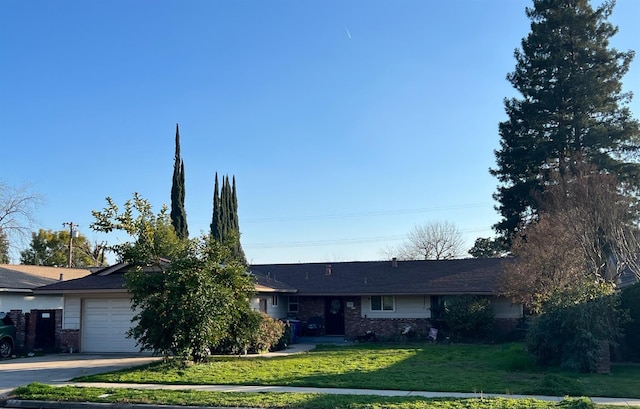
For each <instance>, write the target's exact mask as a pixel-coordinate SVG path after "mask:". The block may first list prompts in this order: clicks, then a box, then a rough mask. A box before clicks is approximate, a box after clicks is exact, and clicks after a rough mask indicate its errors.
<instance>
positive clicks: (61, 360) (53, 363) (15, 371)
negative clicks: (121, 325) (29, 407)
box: [0, 354, 162, 397]
mask: <svg viewBox="0 0 640 409" xmlns="http://www.w3.org/2000/svg"><path fill="white" fill-rule="evenodd" d="M160 359H162V358H161V357H152V356H149V355H132V354H126V355H125V354H100V355H95V354H52V355H44V356H34V357H28V358H17V359H6V360H2V361H0V397H3V396H4V397H6V395H7V394H8V393H9V392H10V391H11V390H13V389H14V388H16V387H18V386H22V385H26V384H29V383H31V382H42V383H48V384H55V383H64V382H67V381H69V380H70V379H72V378H75V377H77V376H82V375H92V374H97V373H101V372H109V371H114V370H117V369H123V368H128V367H132V366H138V365H144V364H147V363H149V362H154V361H157V360H160Z"/></svg>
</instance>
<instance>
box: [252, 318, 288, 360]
mask: <svg viewBox="0 0 640 409" xmlns="http://www.w3.org/2000/svg"><path fill="white" fill-rule="evenodd" d="M261 316H262V320H261V321H260V325H259V326H258V330H257V331H256V332H255V333H254V335H253V337H252V338H251V347H250V350H251V352H256V353H264V352H269V351H273V350H274V348H276V347H277V346H278V345H279V343H280V340H281V339H282V338H283V336H284V335H285V324H284V322H282V321H279V320H275V319H273V318H271V317H269V316H268V315H267V314H264V313H261Z"/></svg>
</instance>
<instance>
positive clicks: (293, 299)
mask: <svg viewBox="0 0 640 409" xmlns="http://www.w3.org/2000/svg"><path fill="white" fill-rule="evenodd" d="M289 312H298V296H296V295H292V296H289Z"/></svg>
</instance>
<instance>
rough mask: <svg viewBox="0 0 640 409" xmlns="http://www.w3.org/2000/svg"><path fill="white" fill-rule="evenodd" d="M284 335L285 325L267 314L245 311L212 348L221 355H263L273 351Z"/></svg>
mask: <svg viewBox="0 0 640 409" xmlns="http://www.w3.org/2000/svg"><path fill="white" fill-rule="evenodd" d="M284 334H285V324H284V323H283V322H281V321H278V320H275V319H273V318H271V317H269V316H268V315H267V314H264V313H261V312H258V311H253V310H246V311H242V312H240V317H239V319H237V320H235V322H234V323H233V324H232V326H231V327H230V328H229V331H228V333H227V335H226V336H225V337H224V338H223V339H222V340H221V341H220V342H219V343H218V344H217V345H216V346H215V347H214V348H213V350H214V351H215V352H217V353H222V354H236V355H240V354H246V353H249V352H251V353H264V352H269V351H272V350H274V349H275V348H276V347H277V346H278V345H279V343H280V340H281V339H282V338H283V336H284Z"/></svg>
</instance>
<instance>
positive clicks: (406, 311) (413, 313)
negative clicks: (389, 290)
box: [360, 295, 431, 319]
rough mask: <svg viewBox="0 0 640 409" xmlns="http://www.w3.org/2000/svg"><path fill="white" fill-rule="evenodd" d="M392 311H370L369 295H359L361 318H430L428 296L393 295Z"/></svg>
mask: <svg viewBox="0 0 640 409" xmlns="http://www.w3.org/2000/svg"><path fill="white" fill-rule="evenodd" d="M394 298H395V309H394V310H393V311H371V297H368V296H367V297H361V298H360V305H361V315H362V318H371V319H376V318H391V319H398V318H421V319H424V318H431V304H430V299H429V296H426V295H417V296H395V297H394Z"/></svg>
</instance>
